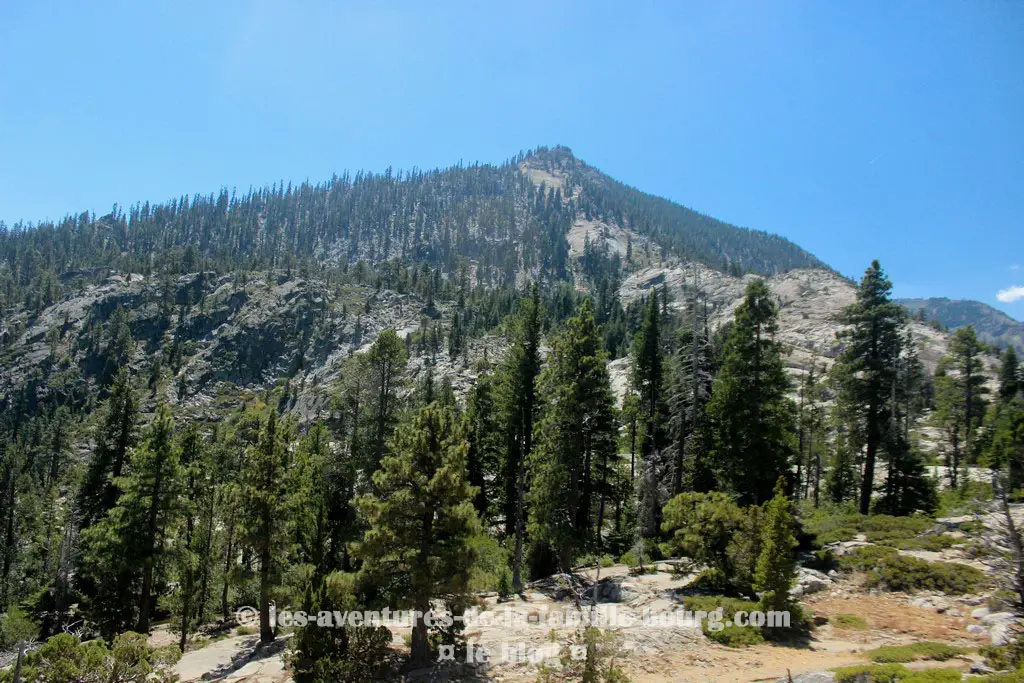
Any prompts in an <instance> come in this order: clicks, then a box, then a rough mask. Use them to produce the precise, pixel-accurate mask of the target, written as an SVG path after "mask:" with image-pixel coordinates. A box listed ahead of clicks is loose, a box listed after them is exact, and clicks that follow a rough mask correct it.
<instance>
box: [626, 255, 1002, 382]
mask: <svg viewBox="0 0 1024 683" xmlns="http://www.w3.org/2000/svg"><path fill="white" fill-rule="evenodd" d="M756 277H757V276H755V275H744V276H743V277H734V276H732V275H728V274H726V273H722V272H719V271H717V270H714V269H712V268H709V267H707V266H705V265H703V264H700V263H681V264H672V265H665V266H655V267H650V268H644V269H642V270H638V271H637V272H635V273H633V274H632V275H630V276H629V277H628V278H626V280H625V281H624V282H623V283H622V286H621V287H620V288H619V296H620V297H622V299H623V300H633V299H637V298H639V297H641V296H644V295H646V294H648V293H649V292H651V291H653V290H655V289H660V288H661V287H662V286H664V287H666V288H667V289H668V293H669V300H670V303H669V305H670V306H672V307H674V308H676V309H682V308H683V307H684V305H685V302H686V301H687V299H688V297H690V296H692V294H691V293H692V292H693V291H694V290H698V291H700V292H702V293H703V295H704V296H705V297H706V298H707V302H708V307H709V311H710V320H711V325H712V326H713V327H718V326H720V325H722V324H724V323H725V322H727V321H729V320H730V319H732V316H733V312H734V310H735V308H736V306H737V305H739V303H740V302H741V301H742V300H743V291H744V289H745V288H746V286H747V283H748V282H750V281H751V280H753V279H755V278H756ZM767 282H768V287H769V288H770V289H771V291H772V293H773V294H774V295H775V297H776V300H777V302H778V305H779V334H778V339H779V340H780V341H781V342H782V343H783V345H784V346H785V348H786V349H787V351H788V355H787V357H786V364H787V366H788V367H789V368H790V370H791V371H792V372H794V373H798V374H799V373H803V372H805V371H806V370H807V369H808V368H810V367H811V365H812V364H815V365H817V366H818V367H819V368H820V367H826V368H828V367H831V365H832V363H833V362H834V361H835V358H836V356H837V355H839V352H840V351H841V350H842V342H841V341H840V340H839V339H838V337H837V333H838V332H839V331H840V330H841V329H842V327H843V326H842V325H841V324H840V322H839V321H838V316H839V314H840V313H841V312H842V310H843V309H844V308H845V307H846V306H848V305H850V304H851V303H853V302H854V301H855V299H856V296H857V289H856V285H855V284H854V283H853V282H851V281H850V280H848V279H846V278H844V277H842V276H840V275H838V274H836V273H834V272H832V271H829V270H823V269H817V268H801V269H796V270H791V271H788V272H785V273H780V274H778V275H774V276H772V277H769V278H767ZM910 331H911V333H912V334H913V336H914V341H915V342H916V344H917V349H918V354H919V356H920V358H921V360H922V362H924V364H925V366H926V367H928V368H929V369H931V370H934V369H935V366H936V364H937V363H938V362H939V359H940V358H941V357H942V356H943V355H945V353H946V349H947V347H948V344H949V335H948V334H946V333H944V332H940V331H938V330H936V329H934V328H932V327H930V326H928V325H926V324H924V323H921V322H919V321H917V320H911V321H910ZM993 364H994V359H989V365H990V366H992V365H993Z"/></svg>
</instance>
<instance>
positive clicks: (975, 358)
mask: <svg viewBox="0 0 1024 683" xmlns="http://www.w3.org/2000/svg"><path fill="white" fill-rule="evenodd" d="M981 353H982V349H981V341H980V340H979V339H978V336H977V334H976V333H975V332H974V327H973V326H971V325H968V326H967V327H961V328H959V329H957V330H956V332H954V333H953V338H952V339H951V340H950V341H949V355H950V357H951V358H952V360H953V363H954V365H955V367H956V370H957V374H958V376H959V382H958V389H959V390H960V391H961V392H962V396H961V397H960V400H961V401H962V402H963V411H962V412H963V419H964V441H965V447H966V450H967V456H968V458H970V459H971V461H972V462H973V461H975V460H976V459H977V453H976V452H975V450H974V445H975V441H974V437H975V433H976V432H977V430H978V427H979V426H980V424H981V418H982V416H983V415H984V414H985V398H984V396H985V394H986V393H988V389H987V388H986V386H985V383H986V382H987V378H986V377H985V375H984V374H983V373H982V369H983V364H982V359H981Z"/></svg>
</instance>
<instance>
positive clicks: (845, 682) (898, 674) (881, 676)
mask: <svg viewBox="0 0 1024 683" xmlns="http://www.w3.org/2000/svg"><path fill="white" fill-rule="evenodd" d="M833 671H835V674H836V683H859V682H860V681H861V680H863V679H862V677H863V676H865V675H867V676H868V680H870V681H871V683H896V681H901V680H903V678H904V677H905V676H906V675H907V674H909V673H910V670H909V669H907V667H905V666H902V665H900V664H856V665H854V666H844V667H843V668H841V669H833Z"/></svg>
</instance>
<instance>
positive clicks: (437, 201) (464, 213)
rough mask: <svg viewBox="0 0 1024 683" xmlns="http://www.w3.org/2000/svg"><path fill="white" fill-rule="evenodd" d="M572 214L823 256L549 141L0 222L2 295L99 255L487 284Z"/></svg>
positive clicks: (752, 260)
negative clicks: (464, 264) (347, 268)
mask: <svg viewBox="0 0 1024 683" xmlns="http://www.w3.org/2000/svg"><path fill="white" fill-rule="evenodd" d="M524 168H533V169H544V170H547V171H549V172H552V173H554V174H555V175H556V176H558V181H557V182H556V183H552V185H545V184H544V183H539V184H538V183H533V182H530V181H529V179H528V174H526V173H524V172H523V169H524ZM554 185H558V186H557V187H555V186H554ZM580 219H587V220H589V219H601V220H604V221H605V222H607V223H610V224H613V225H617V226H620V227H623V228H627V229H630V230H633V231H635V232H637V233H639V234H641V235H645V236H648V237H650V238H651V239H653V240H654V241H655V242H656V243H657V246H658V247H660V248H661V249H664V251H665V253H666V254H675V255H678V256H681V257H685V258H691V259H695V260H698V261H701V262H705V263H707V264H708V265H711V266H713V267H716V268H720V269H730V270H732V271H734V272H755V273H762V274H771V273H775V272H779V271H783V270H788V269H790V268H795V267H819V266H822V265H823V264H822V263H821V262H820V261H819V260H818V259H816V258H815V257H813V256H812V255H810V254H808V253H807V252H805V251H803V250H802V249H800V248H799V247H797V246H796V245H794V244H792V243H791V242H789V241H788V240H785V239H783V238H780V237H777V236H774V235H769V234H767V233H763V232H758V231H754V230H747V229H742V228H736V227H734V226H731V225H728V224H726V223H722V222H720V221H716V220H714V219H711V218H708V217H706V216H703V215H701V214H699V213H697V212H694V211H691V210H689V209H686V208H684V207H682V206H679V205H677V204H674V203H673V202H669V201H667V200H664V199H660V198H657V197H653V196H651V195H646V194H644V193H642V192H639V191H638V190H634V189H632V188H629V187H626V186H624V185H622V184H621V183H618V182H616V181H614V180H612V179H611V178H609V177H608V176H605V175H603V174H601V173H599V172H597V171H596V170H595V169H593V168H591V167H589V166H587V165H586V164H585V163H583V162H581V161H579V160H577V159H576V158H575V157H574V156H573V155H572V154H571V152H569V150H568V149H566V148H564V147H556V148H554V149H551V150H548V149H545V148H541V149H539V150H537V151H534V152H530V153H527V154H522V153H521V154H520V155H518V156H517V157H515V158H514V159H511V160H509V161H507V162H505V163H503V164H500V165H497V166H492V165H472V166H457V167H452V168H448V169H444V170H434V171H419V170H413V171H410V172H393V171H391V170H390V169H389V170H388V171H386V172H384V173H381V174H374V173H363V172H359V173H356V174H355V175H350V174H348V173H345V174H343V175H341V176H336V177H334V178H332V179H331V180H330V181H327V182H325V183H319V184H316V185H314V184H310V183H303V184H301V185H298V186H293V185H291V184H290V183H289V184H287V185H285V184H283V183H281V184H275V185H273V186H271V187H264V188H261V189H250V190H248V191H247V192H244V193H239V192H237V191H231V192H229V191H228V190H227V189H222V190H221V191H220V192H217V193H214V194H210V195H195V196H193V197H189V196H182V197H180V198H177V199H172V200H170V201H168V202H165V203H163V204H150V203H149V202H145V203H139V204H135V205H134V206H132V207H130V208H128V209H127V210H125V209H124V208H121V207H118V206H115V207H114V208H113V210H112V211H111V212H110V213H107V214H105V215H103V216H99V217H96V216H94V215H92V214H89V213H88V212H83V213H81V214H78V215H74V216H67V217H65V218H64V219H63V220H61V221H58V222H56V223H40V224H36V225H32V224H25V223H21V222H19V223H15V224H14V225H11V226H8V225H4V224H3V223H0V254H2V257H3V260H2V263H0V307H2V308H3V309H7V308H9V307H10V306H11V305H13V304H16V303H24V304H26V305H27V306H28V307H29V308H34V309H36V310H38V308H39V307H41V306H43V305H48V304H50V303H53V302H54V301H55V300H56V299H57V298H58V297H59V296H60V295H61V293H62V292H66V291H68V290H69V288H73V286H74V284H73V281H75V280H81V279H85V280H88V276H89V273H90V272H91V269H94V268H97V267H101V266H102V267H107V268H112V269H115V270H117V271H119V272H121V273H127V272H137V273H146V272H150V271H152V270H154V269H156V270H162V271H166V270H169V269H170V270H177V271H178V272H195V271H197V270H200V269H209V270H218V271H220V272H225V271H228V270H235V269H244V270H250V271H251V270H260V269H266V268H286V267H288V266H289V265H295V264H297V263H299V262H302V261H306V262H313V263H317V264H319V265H339V264H343V263H355V262H357V261H359V260H364V261H366V262H367V263H371V264H373V263H381V262H384V261H388V260H391V259H403V260H405V261H411V262H416V263H429V264H431V265H432V266H434V267H439V268H441V269H442V271H443V272H444V273H453V272H454V270H455V268H456V266H457V264H458V262H459V260H460V259H468V260H471V261H473V262H474V270H475V272H476V276H477V278H478V279H479V280H480V281H482V282H484V283H485V284H500V283H502V282H508V281H509V280H511V279H513V278H514V277H515V276H516V274H518V273H526V274H529V275H531V276H533V277H545V278H560V277H564V275H565V266H566V256H567V249H566V245H565V239H564V235H565V234H566V232H567V231H568V230H569V227H570V226H571V224H572V223H573V222H574V221H577V220H580Z"/></svg>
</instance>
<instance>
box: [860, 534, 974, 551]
mask: <svg viewBox="0 0 1024 683" xmlns="http://www.w3.org/2000/svg"><path fill="white" fill-rule="evenodd" d="M876 542H877V543H880V544H883V545H891V546H893V547H894V548H899V549H900V550H930V551H932V552H936V553H937V552H942V551H943V550H945V549H947V548H952V547H953V546H955V545H958V544H960V543H963V539H960V538H953V537H952V536H939V535H938V534H926V535H923V536H915V537H913V538H893V539H887V540H882V541H876Z"/></svg>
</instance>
